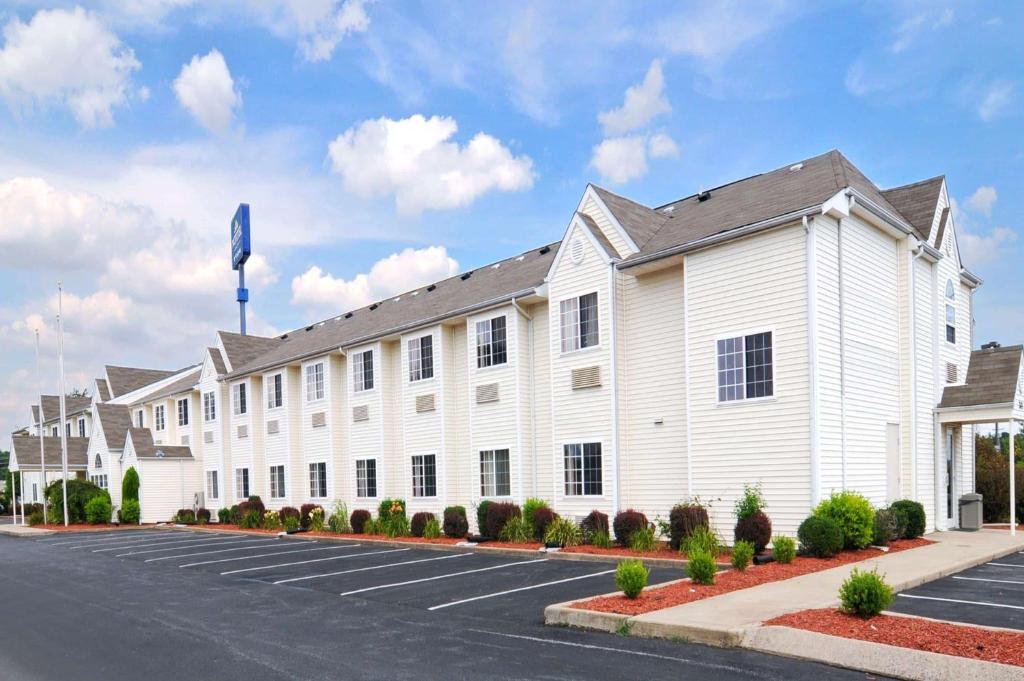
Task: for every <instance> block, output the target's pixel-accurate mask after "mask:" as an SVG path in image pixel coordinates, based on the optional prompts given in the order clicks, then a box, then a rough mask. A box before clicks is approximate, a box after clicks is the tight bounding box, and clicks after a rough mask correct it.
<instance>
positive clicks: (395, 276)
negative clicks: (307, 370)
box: [292, 246, 459, 316]
mask: <svg viewBox="0 0 1024 681" xmlns="http://www.w3.org/2000/svg"><path fill="white" fill-rule="evenodd" d="M458 271H459V263H458V262H456V261H455V259H453V258H451V257H449V256H448V252H447V250H445V248H444V247H443V246H429V247H427V248H421V249H412V248H407V249H405V250H403V251H402V252H401V253H392V254H391V255H389V256H388V257H386V258H383V259H381V260H378V261H377V262H376V263H374V265H373V267H371V268H370V271H369V272H364V273H360V274H357V275H356V276H355V277H353V278H352V279H341V278H337V277H334V276H333V275H331V274H330V273H328V272H324V271H323V270H322V269H320V268H319V267H318V266H316V265H313V266H311V267H310V268H309V269H307V270H306V271H305V272H304V273H302V274H301V275H299V276H297V277H295V278H294V279H292V303H293V304H295V305H301V306H303V307H305V308H306V309H308V310H310V311H316V312H317V313H319V314H320V315H321V316H332V315H338V314H341V313H342V312H346V311H348V310H353V309H356V308H359V307H363V306H364V305H368V304H370V303H372V302H374V301H377V300H382V299H384V298H388V297H391V296H394V295H396V294H399V293H405V292H406V291H412V290H413V289H416V288H417V287H419V286H423V285H425V284H429V283H431V282H434V281H439V280H441V279H445V278H447V277H450V276H452V275H454V274H456V273H458Z"/></svg>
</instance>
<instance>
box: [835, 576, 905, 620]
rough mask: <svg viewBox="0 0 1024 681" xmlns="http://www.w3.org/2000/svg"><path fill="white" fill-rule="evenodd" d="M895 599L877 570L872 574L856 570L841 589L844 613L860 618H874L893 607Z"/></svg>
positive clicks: (840, 595)
mask: <svg viewBox="0 0 1024 681" xmlns="http://www.w3.org/2000/svg"><path fill="white" fill-rule="evenodd" d="M894 598H895V596H894V595H893V592H892V588H891V587H890V586H889V585H888V584H886V583H885V579H884V578H883V576H882V575H880V574H878V569H877V568H875V569H874V570H872V571H871V572H864V571H862V570H859V569H857V568H854V569H853V571H852V572H851V573H850V576H849V577H847V578H846V581H845V582H843V585H842V586H841V587H840V588H839V600H840V601H841V602H842V610H843V612H845V613H847V614H850V615H858V616H860V617H874V616H875V615H877V614H879V613H880V612H882V611H883V610H885V609H886V608H888V607H889V606H890V605H892V602H893V599H894Z"/></svg>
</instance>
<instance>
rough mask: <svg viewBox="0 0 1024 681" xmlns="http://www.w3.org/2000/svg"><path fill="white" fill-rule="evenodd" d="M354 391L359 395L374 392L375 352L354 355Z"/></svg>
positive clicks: (369, 351)
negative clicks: (365, 391) (368, 391)
mask: <svg viewBox="0 0 1024 681" xmlns="http://www.w3.org/2000/svg"><path fill="white" fill-rule="evenodd" d="M352 390H353V391H355V392H357V393H361V392H363V391H364V390H373V350H364V351H363V352H357V353H355V354H354V355H352Z"/></svg>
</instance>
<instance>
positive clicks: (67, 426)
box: [64, 421, 142, 437]
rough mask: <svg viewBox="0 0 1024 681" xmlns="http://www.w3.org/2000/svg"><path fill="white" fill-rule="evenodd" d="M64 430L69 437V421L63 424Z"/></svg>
mask: <svg viewBox="0 0 1024 681" xmlns="http://www.w3.org/2000/svg"><path fill="white" fill-rule="evenodd" d="M139 425H142V424H139ZM64 430H65V431H67V434H68V437H71V421H68V422H67V423H65V424H64Z"/></svg>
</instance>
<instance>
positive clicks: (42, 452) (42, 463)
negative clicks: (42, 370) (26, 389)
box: [36, 329, 50, 525]
mask: <svg viewBox="0 0 1024 681" xmlns="http://www.w3.org/2000/svg"><path fill="white" fill-rule="evenodd" d="M36 389H37V393H38V395H39V468H40V469H41V470H42V473H43V524H44V525H45V524H46V523H48V522H50V521H49V518H48V516H47V511H46V447H45V446H44V444H43V382H42V380H41V379H40V378H39V329H36Z"/></svg>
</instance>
